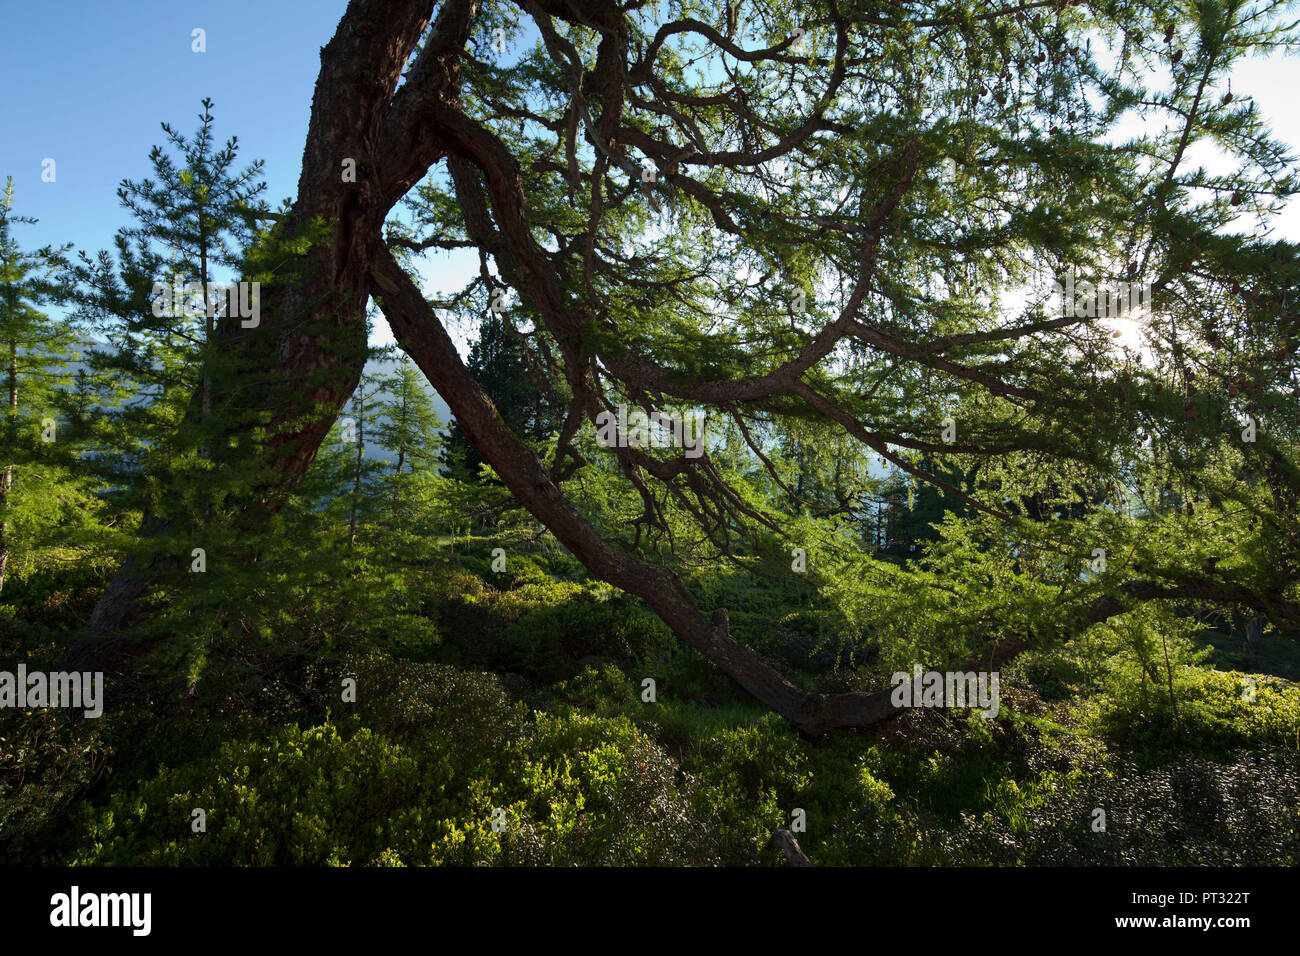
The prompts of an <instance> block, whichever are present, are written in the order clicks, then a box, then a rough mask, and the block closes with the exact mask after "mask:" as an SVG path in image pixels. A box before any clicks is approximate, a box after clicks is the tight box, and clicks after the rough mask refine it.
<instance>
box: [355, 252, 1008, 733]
mask: <svg viewBox="0 0 1300 956" xmlns="http://www.w3.org/2000/svg"><path fill="white" fill-rule="evenodd" d="M371 274H372V276H373V278H374V296H375V299H376V301H377V302H378V303H379V305H380V308H381V309H382V310H383V312H384V315H385V317H386V318H387V319H388V323H389V326H390V327H391V328H392V330H393V334H394V336H396V338H397V341H398V344H399V345H400V346H401V347H402V349H403V350H404V351H405V352H406V353H407V354H408V355H410V356H411V358H412V359H414V360H415V363H416V364H417V365H418V366H419V367H420V369H421V371H423V372H424V374H425V375H426V376H427V377H428V379H429V381H430V383H431V384H432V385H433V386H434V388H436V389H437V390H438V393H439V394H440V395H441V396H442V397H443V399H444V400H445V401H446V402H447V405H448V407H449V408H450V409H451V412H452V414H453V415H454V416H455V418H456V421H457V423H458V424H459V425H460V427H461V428H462V429H463V431H464V432H465V435H466V437H468V438H469V440H470V443H471V444H473V446H474V448H475V449H476V450H477V451H478V453H479V454H480V455H481V456H482V457H483V460H484V461H486V462H487V463H488V464H489V465H491V466H492V468H493V470H494V471H495V472H496V473H497V475H498V476H499V477H500V479H501V480H502V482H504V483H505V485H506V487H507V488H508V489H509V490H510V492H511V494H512V495H514V497H515V499H516V500H517V501H518V502H519V503H520V504H521V505H522V506H523V507H525V508H527V509H528V511H529V512H530V513H531V514H532V515H533V517H535V518H536V519H537V520H538V521H540V522H542V523H543V524H544V525H546V527H547V528H549V529H550V530H551V532H552V533H553V534H554V535H555V536H556V538H557V539H558V540H559V541H560V542H561V543H562V544H563V545H564V546H565V547H566V548H568V549H569V551H570V552H572V553H573V555H574V556H575V557H576V558H577V559H578V560H579V561H581V562H582V564H583V565H584V566H585V567H586V568H587V570H588V571H590V572H591V573H592V574H594V575H595V576H596V577H598V578H600V579H601V580H604V581H607V582H608V583H610V584H613V585H614V586H615V587H618V588H621V589H622V590H624V591H626V592H627V593H629V594H633V595H635V596H637V597H639V598H641V599H642V600H643V601H645V602H646V604H647V605H648V606H649V607H650V608H651V610H653V611H654V612H655V614H657V615H658V616H659V617H660V619H662V620H663V622H664V623H665V624H667V625H668V626H669V627H670V628H671V629H672V630H673V631H674V632H675V633H676V634H677V635H678V636H679V637H680V638H681V639H682V640H684V641H685V642H686V643H687V644H689V645H691V646H692V647H694V648H695V649H696V650H698V651H699V652H700V653H701V654H703V655H704V656H705V657H706V658H708V659H709V660H710V661H712V662H713V663H714V664H716V665H717V666H718V667H719V668H720V669H721V670H722V671H723V672H724V673H726V674H727V675H728V676H729V677H731V678H732V679H733V680H735V681H736V683H738V684H739V685H740V686H741V687H743V688H744V689H745V690H746V691H748V692H749V693H750V694H752V695H753V696H754V697H756V698H758V699H759V700H760V701H762V702H763V703H764V704H766V705H767V706H768V707H770V708H772V710H774V711H775V712H776V713H778V714H780V715H781V716H782V717H784V718H785V719H786V720H788V721H790V723H792V724H793V725H794V726H795V727H797V728H798V729H800V730H801V731H803V732H804V733H806V734H809V735H813V736H816V735H819V734H823V733H826V732H827V731H829V730H834V729H836V728H839V727H865V726H870V725H872V724H877V723H880V722H881V721H883V720H888V719H889V718H891V717H894V716H896V714H897V713H898V711H897V709H896V708H895V707H894V705H893V703H892V701H891V693H892V692H891V691H879V692H875V693H861V692H858V693H846V694H820V693H815V692H812V691H806V690H803V689H802V688H800V687H797V686H795V685H794V684H792V683H791V682H790V681H789V680H787V679H786V678H785V676H784V675H782V674H781V673H780V672H779V671H777V670H776V669H775V668H773V667H771V666H770V665H769V664H767V663H766V662H765V661H763V660H762V658H760V657H759V656H758V654H757V653H755V652H754V651H753V650H752V649H751V648H749V647H747V646H746V645H744V644H742V643H740V642H739V641H737V640H736V639H735V638H733V637H732V636H731V632H730V625H729V622H728V617H727V613H726V611H725V610H724V609H719V610H718V611H716V612H715V613H714V616H713V619H712V620H710V619H709V618H707V617H705V615H704V613H703V612H702V611H701V610H700V608H699V605H698V604H697V603H696V601H695V598H694V597H693V596H692V595H691V593H690V591H688V590H687V588H686V587H685V585H684V584H683V583H682V581H681V579H680V578H679V577H678V576H677V575H676V574H674V573H672V572H671V571H669V570H667V569H665V568H663V567H660V566H659V565H656V564H651V563H650V562H648V561H644V560H642V559H640V558H638V557H636V556H635V555H631V554H628V553H626V552H624V551H621V550H619V549H618V548H616V547H614V546H613V545H612V544H610V543H609V542H608V541H606V540H605V539H604V538H603V537H601V535H600V534H599V533H598V532H597V531H596V530H595V528H593V527H592V526H591V524H590V523H589V522H588V521H587V520H586V519H585V518H584V517H583V516H582V515H581V514H579V513H578V511H577V509H575V508H574V507H573V505H572V504H571V503H570V502H569V501H568V499H567V498H566V497H565V496H564V495H563V493H562V492H561V491H560V489H559V488H558V487H557V486H556V485H555V484H554V483H553V482H552V481H551V478H550V475H549V474H548V473H547V470H546V467H545V465H544V464H543V463H542V462H541V460H540V459H538V457H537V456H536V455H535V454H534V453H533V451H532V450H531V449H530V448H528V446H527V445H525V444H524V443H523V442H522V441H520V440H519V439H518V438H517V437H516V436H515V435H514V433H513V432H512V431H511V430H510V429H509V428H508V427H507V426H506V424H505V422H504V421H503V420H502V419H501V416H500V414H499V413H498V412H497V410H496V407H495V406H494V405H493V404H492V401H491V400H490V399H489V398H488V397H487V395H486V394H485V393H484V392H483V390H482V388H481V387H480V386H479V384H478V382H477V381H476V380H475V378H474V376H473V375H472V374H471V373H470V371H469V370H468V369H467V368H466V367H465V364H464V363H463V362H462V361H461V358H460V355H459V353H458V352H457V350H456V346H455V344H454V343H453V342H452V340H451V337H450V336H449V335H448V334H447V332H446V330H445V329H444V328H443V327H442V324H441V323H440V322H439V321H438V320H437V317H436V316H435V315H434V314H433V312H432V310H431V309H430V308H429V305H428V303H427V302H426V301H425V299H424V296H423V295H421V293H420V290H419V288H418V287H417V286H416V284H415V282H414V281H412V279H411V277H410V276H409V275H407V273H406V272H405V270H403V269H402V267H401V266H400V265H399V264H398V263H397V261H396V260H395V259H394V258H393V257H392V254H391V253H390V252H388V250H387V249H382V248H381V249H380V250H379V252H378V253H377V255H376V256H375V258H374V260H373V261H372V263H371ZM1021 647H1022V644H1021V642H1019V641H1004V642H1001V643H999V644H996V645H994V646H993V647H991V648H989V649H988V650H986V651H985V652H983V653H982V654H981V655H980V661H981V663H986V664H988V665H989V666H992V667H996V666H998V665H999V664H1000V663H1001V662H1003V661H1005V660H1008V659H1010V657H1011V656H1014V654H1016V653H1018V652H1019V650H1020V649H1021Z"/></svg>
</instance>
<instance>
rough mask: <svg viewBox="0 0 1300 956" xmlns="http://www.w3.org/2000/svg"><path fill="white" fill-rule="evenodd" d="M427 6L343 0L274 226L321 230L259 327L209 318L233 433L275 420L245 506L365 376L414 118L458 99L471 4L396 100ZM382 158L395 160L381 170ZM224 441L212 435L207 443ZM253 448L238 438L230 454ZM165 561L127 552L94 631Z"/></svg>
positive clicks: (102, 630)
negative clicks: (286, 199)
mask: <svg viewBox="0 0 1300 956" xmlns="http://www.w3.org/2000/svg"><path fill="white" fill-rule="evenodd" d="M432 7H433V0H353V2H352V3H350V4H349V5H348V8H347V11H346V13H345V14H344V16H343V18H342V20H341V21H340V23H339V27H338V30H337V31H336V32H335V35H334V37H333V39H331V40H330V42H329V44H328V45H327V46H325V47H324V48H323V49H322V50H321V70H320V76H319V79H318V80H317V84H316V91H315V95H314V97H313V101H312V114H311V123H310V126H309V128H308V134H307V143H306V147H305V149H304V152H303V168H302V173H301V176H300V178H299V181H298V200H297V202H296V203H295V204H294V206H293V209H292V210H291V212H290V213H289V214H288V215H287V216H286V217H285V219H284V220H283V221H282V222H281V223H280V224H279V226H278V227H277V233H278V234H279V235H280V236H282V237H284V238H292V237H295V236H298V235H301V234H302V233H303V232H305V231H306V230H307V229H309V228H311V227H312V226H313V224H314V223H318V222H323V223H324V224H325V226H326V229H327V233H326V235H324V236H323V237H321V238H320V239H318V241H316V242H315V243H314V244H313V245H312V247H311V248H310V250H308V251H307V252H306V253H305V254H303V255H302V256H301V257H300V258H299V260H298V261H296V262H294V263H292V265H291V267H286V268H284V269H283V272H282V274H284V275H286V276H292V278H291V279H289V280H287V281H283V282H280V283H277V284H275V285H271V286H269V287H268V286H264V287H263V289H262V298H261V310H260V311H261V316H260V317H261V324H260V325H259V326H258V327H257V328H255V329H251V330H246V329H243V328H241V327H239V322H238V320H237V319H236V320H228V319H227V320H223V321H222V322H219V323H218V326H217V329H216V336H217V338H218V340H219V341H220V349H221V351H223V352H225V353H226V354H227V355H230V354H234V355H237V356H238V364H239V374H238V379H237V380H236V381H235V382H233V383H225V384H227V385H228V388H227V391H226V392H225V394H222V393H221V384H218V386H217V393H216V395H215V398H216V399H217V400H218V401H219V402H220V404H221V405H222V406H223V408H224V409H225V412H226V413H232V414H231V422H230V427H231V429H232V430H233V433H234V434H238V433H239V432H240V430H243V429H247V428H248V427H249V424H248V423H249V421H250V420H251V419H252V418H253V417H255V416H256V415H257V413H259V412H264V413H270V416H271V424H270V431H271V436H272V437H271V438H270V440H269V442H268V443H267V446H266V448H265V449H261V450H260V454H261V455H262V457H263V459H264V463H265V465H266V477H265V478H264V480H263V481H262V483H261V486H260V489H259V495H258V497H259V500H258V501H257V502H256V503H254V505H253V507H254V508H265V509H270V510H274V509H275V508H276V507H277V506H278V502H279V500H280V499H281V497H282V495H283V494H284V492H285V491H286V490H288V489H291V488H292V487H293V486H295V485H296V484H297V483H298V482H299V481H300V480H301V478H302V476H303V475H304V474H305V473H306V471H307V468H308V466H309V465H310V464H311V462H312V460H313V459H314V458H315V455H316V451H317V449H318V448H319V447H320V444H321V442H322V441H323V440H324V438H325V436H326V434H327V433H328V432H329V429H330V427H331V425H332V424H333V422H334V420H335V418H337V416H338V413H339V411H340V410H341V409H342V407H343V405H344V403H345V402H346V401H347V399H348V397H349V396H350V395H351V394H352V392H353V390H354V389H355V388H356V385H357V382H358V381H359V379H360V376H361V371H362V367H363V365H364V362H365V350H366V321H365V305H366V300H367V297H368V295H369V291H370V279H369V275H368V268H369V262H370V259H371V258H372V257H373V255H374V252H375V249H376V247H377V244H378V243H379V241H380V228H381V226H382V224H383V221H384V218H385V216H387V214H388V211H389V209H390V208H391V207H392V205H393V203H395V202H396V201H397V199H399V198H400V197H401V195H402V194H403V193H404V192H405V191H406V188H409V184H410V183H411V182H414V181H415V179H417V178H418V176H419V175H423V173H424V171H425V170H427V168H428V166H429V164H430V163H431V162H433V161H434V160H436V159H437V158H438V155H439V154H438V153H437V147H436V144H435V143H434V142H433V138H432V136H431V135H430V133H429V131H428V130H427V129H423V128H422V126H421V122H420V121H421V119H422V118H423V110H424V108H425V107H426V101H427V100H430V99H446V98H448V97H451V96H454V91H455V86H456V77H457V63H456V56H457V53H458V51H460V50H461V49H462V48H463V46H464V42H465V36H466V32H467V30H468V26H469V21H470V19H471V17H472V14H473V9H474V4H473V3H472V2H469V0H461V2H454V3H446V4H443V8H442V10H441V11H440V13H439V17H438V21H437V23H436V24H435V28H434V31H433V35H432V36H431V38H430V39H429V40H428V42H427V43H426V45H425V48H424V49H423V50H422V52H421V54H420V56H419V58H418V59H417V61H416V65H415V66H413V67H412V74H413V75H416V74H418V75H420V76H421V77H423V78H424V83H423V85H422V87H421V89H420V91H419V96H418V97H417V96H415V95H412V94H409V93H407V90H406V88H403V91H402V92H401V93H399V94H398V95H397V96H396V97H394V92H395V91H396V90H397V86H398V82H399V80H400V79H401V77H402V72H403V69H404V68H405V67H406V65H407V62H408V60H409V57H410V54H411V51H412V50H413V49H414V48H415V45H416V43H417V42H418V41H419V39H420V37H421V35H422V34H423V33H424V31H425V28H426V27H427V25H428V22H429V16H430V15H431V13H432ZM399 106H400V107H401V108H399ZM390 127H391V128H390ZM402 137H405V138H404V139H403V138H402ZM394 138H396V139H398V140H400V145H401V146H402V147H403V148H404V149H405V153H404V154H402V155H401V157H400V158H399V159H398V160H394V159H393V158H392V153H391V150H390V147H389V145H388V143H387V142H383V141H385V140H389V139H394ZM348 161H350V163H351V164H354V167H355V180H353V179H352V178H351V177H347V178H345V176H344V169H345V162H348ZM385 162H389V163H390V168H388V169H383V170H382V172H381V167H383V166H384V164H385ZM394 163H395V164H396V165H393V164H394ZM420 163H423V165H422V166H420ZM416 167H419V169H418V172H415V169H416ZM403 184H406V185H403ZM207 381H208V379H207V374H206V370H205V377H204V382H205V384H204V386H202V387H201V394H200V395H199V396H196V400H195V402H194V403H192V404H193V405H194V408H193V409H192V412H193V413H195V414H200V415H201V414H204V412H205V410H207V409H208V408H210V407H211V405H212V404H213V397H214V396H212V395H211V392H210V386H209V385H208V384H207ZM225 444H227V443H223V442H214V451H215V449H216V448H221V447H223V446H224V445H225ZM222 453H223V454H226V455H230V454H232V453H231V452H229V451H223V452H222ZM249 453H250V452H249V447H248V443H244V444H242V446H241V447H240V449H239V450H238V451H236V452H234V453H233V454H237V455H239V454H242V455H247V454H249ZM172 520H173V518H172V516H159V515H154V514H152V513H150V514H146V515H145V519H144V521H143V522H142V529H141V535H142V537H144V538H145V539H152V538H154V537H156V536H157V535H158V534H159V533H160V532H161V531H162V530H163V529H165V528H167V527H168V525H169V524H170V523H171V521H172ZM169 560H173V559H171V558H170V557H169V556H167V555H162V554H158V553H154V554H147V555H145V556H142V557H135V558H130V559H128V560H127V561H126V562H125V563H124V564H123V566H122V568H121V569H120V570H119V571H118V573H117V575H116V576H115V577H114V579H113V580H112V581H111V582H110V584H109V585H108V587H107V588H106V589H105V591H104V593H103V595H102V596H101V598H100V600H99V602H98V603H97V605H96V607H95V609H94V611H93V612H92V614H91V617H90V620H89V622H88V627H87V631H88V637H89V638H90V639H91V640H92V641H93V640H94V639H97V638H103V637H108V636H111V635H114V634H116V633H117V632H119V631H120V630H121V628H122V624H123V621H124V620H125V618H126V615H127V613H128V611H129V609H130V608H131V606H132V605H133V603H134V602H135V601H136V600H137V599H138V598H139V596H140V595H141V594H142V593H143V592H144V590H145V589H146V588H147V587H148V585H149V583H150V582H151V581H152V580H154V579H155V578H156V576H157V572H158V571H159V569H160V568H161V567H162V566H163V565H165V564H166V563H167V562H168V561H169Z"/></svg>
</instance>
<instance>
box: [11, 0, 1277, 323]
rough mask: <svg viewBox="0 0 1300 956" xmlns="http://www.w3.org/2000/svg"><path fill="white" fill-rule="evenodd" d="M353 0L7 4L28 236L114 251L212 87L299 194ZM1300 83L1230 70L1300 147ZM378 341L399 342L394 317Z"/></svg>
mask: <svg viewBox="0 0 1300 956" xmlns="http://www.w3.org/2000/svg"><path fill="white" fill-rule="evenodd" d="M346 6H347V0H216V2H213V0H38V2H21V3H20V2H17V0H5V2H4V7H3V12H2V13H0V30H2V31H3V34H4V36H5V40H6V42H5V45H4V46H5V49H4V55H3V57H0V80H2V81H3V87H2V88H0V89H3V94H2V95H3V103H4V109H3V115H0V130H3V133H2V134H0V178H3V177H5V176H12V177H13V179H14V184H15V187H16V190H17V211H18V212H19V213H20V214H22V215H27V216H33V217H36V218H38V219H39V220H40V222H39V224H38V225H36V226H32V227H27V228H24V229H22V230H21V231H20V232H19V233H18V235H19V237H20V240H21V241H22V242H23V243H24V245H27V246H34V245H40V244H43V243H46V242H69V241H70V242H73V243H75V244H76V246H77V247H78V248H79V249H85V250H88V251H94V250H98V249H100V248H109V247H110V246H111V242H112V237H113V233H114V231H115V230H116V229H117V228H118V227H119V226H121V225H123V224H124V223H125V222H126V219H125V216H124V214H123V211H122V210H121V209H120V207H119V205H118V200H117V196H116V188H117V184H118V183H119V182H120V181H121V180H122V179H123V178H124V177H125V178H131V179H138V178H140V177H141V176H144V175H146V174H147V173H148V159H147V157H148V152H149V149H150V147H151V146H152V145H153V144H155V143H160V142H161V141H162V132H161V130H160V129H159V123H160V122H161V121H163V120H166V121H168V122H170V123H171V124H172V125H173V126H174V127H176V128H177V129H179V130H180V131H181V132H184V133H186V134H188V133H190V132H192V131H193V129H194V127H195V126H196V124H197V116H198V113H199V111H200V106H199V101H200V100H201V99H202V98H203V97H205V96H208V97H211V98H212V99H213V100H214V102H215V106H214V110H213V112H214V115H215V116H216V131H217V136H218V137H219V138H220V139H221V140H222V141H223V142H224V140H225V139H226V138H227V137H229V136H230V135H232V134H235V135H238V137H239V142H240V157H241V159H242V160H244V161H251V160H253V159H259V158H260V159H263V160H265V161H266V166H265V175H266V180H267V183H268V189H267V194H266V195H267V198H268V200H270V201H271V202H272V203H273V204H277V203H278V202H279V201H280V200H281V199H283V198H287V197H292V196H293V195H294V193H295V192H296V188H297V178H298V169H299V165H300V163H301V159H302V148H303V142H304V138H305V135H306V131H307V121H308V118H309V113H310V109H311V96H312V90H313V89H314V86H315V81H316V74H317V70H318V69H319V66H320V56H319V50H320V47H322V46H323V45H324V44H325V43H326V42H328V40H329V38H330V37H331V36H332V35H333V32H334V29H335V27H336V25H337V24H338V20H339V17H340V16H341V15H342V13H343V10H344V9H345V7H346ZM195 28H202V29H203V30H204V31H205V32H206V37H205V40H206V48H207V49H206V52H204V53H195V52H193V50H192V31H193V30H194V29H195ZM1298 89H1300V66H1298V65H1297V60H1296V59H1294V58H1287V59H1283V58H1282V57H1280V56H1275V57H1272V58H1270V59H1269V60H1268V61H1265V62H1260V61H1255V62H1247V63H1246V64H1245V65H1243V66H1242V67H1241V68H1240V69H1239V70H1238V71H1237V73H1236V74H1234V79H1233V90H1234V92H1235V93H1237V94H1238V96H1242V95H1254V96H1255V97H1256V99H1257V101H1258V103H1259V107H1260V108H1261V110H1262V112H1263V113H1264V115H1265V116H1266V117H1269V118H1270V119H1271V120H1272V122H1273V124H1274V128H1275V130H1276V132H1277V133H1278V134H1279V135H1280V136H1281V137H1282V139H1284V140H1285V141H1287V142H1288V143H1291V144H1300V111H1297V110H1296V109H1295V103H1294V98H1295V96H1296V91H1297V90H1298ZM46 158H52V159H54V160H55V162H56V164H57V165H56V179H55V182H53V183H46V182H42V179H41V171H42V162H43V160H45V159H46ZM1243 225H1245V224H1243ZM1246 228H1251V227H1250V226H1246ZM1279 232H1280V233H1281V234H1282V235H1285V236H1287V237H1289V238H1291V239H1293V240H1298V241H1300V207H1297V206H1296V205H1293V207H1292V208H1291V209H1290V210H1289V211H1288V214H1287V216H1286V217H1285V218H1284V220H1283V222H1282V223H1281V227H1280V229H1279ZM470 258H472V257H470ZM466 260H467V257H466V256H465V255H464V254H461V255H460V256H454V257H445V256H443V257H438V258H436V259H434V260H432V262H431V264H430V266H429V269H428V270H427V271H426V274H425V279H426V281H427V282H428V283H429V284H431V285H435V286H440V285H443V284H444V283H443V282H440V281H439V280H440V279H442V278H445V279H446V280H448V284H450V282H451V281H453V280H455V279H458V278H460V277H462V276H463V275H464V274H465V272H466V266H467V265H471V266H472V264H471V263H467V261H466ZM376 339H377V340H379V341H391V337H390V336H389V335H388V332H387V329H386V328H385V327H383V326H382V325H380V327H379V328H377V329H376Z"/></svg>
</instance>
